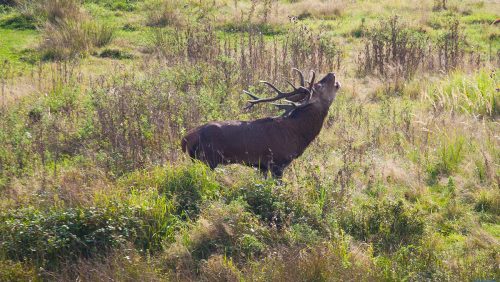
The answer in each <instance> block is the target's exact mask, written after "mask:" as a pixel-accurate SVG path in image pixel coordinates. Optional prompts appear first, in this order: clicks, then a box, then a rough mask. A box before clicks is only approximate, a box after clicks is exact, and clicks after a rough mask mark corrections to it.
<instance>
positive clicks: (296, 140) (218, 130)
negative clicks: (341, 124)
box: [182, 74, 340, 178]
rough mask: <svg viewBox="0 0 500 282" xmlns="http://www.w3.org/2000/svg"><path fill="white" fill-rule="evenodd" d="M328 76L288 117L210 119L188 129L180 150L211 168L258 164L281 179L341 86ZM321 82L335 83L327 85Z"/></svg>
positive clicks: (312, 135)
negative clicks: (226, 165) (236, 119)
mask: <svg viewBox="0 0 500 282" xmlns="http://www.w3.org/2000/svg"><path fill="white" fill-rule="evenodd" d="M330 75H333V74H330ZM327 77H328V75H327V76H326V77H325V78H324V79H323V80H322V81H320V82H319V83H318V84H316V85H315V88H316V87H317V86H318V85H319V86H321V87H319V86H318V87H317V88H318V89H317V90H315V93H314V95H315V96H316V97H315V98H314V102H312V103H311V104H309V105H307V106H305V107H303V108H300V109H297V110H294V111H293V112H292V113H291V114H290V115H289V116H287V117H268V118H262V119H257V120H253V121H222V122H210V123H207V124H205V125H202V126H199V127H197V128H195V129H193V130H191V131H190V132H189V133H188V134H187V135H186V136H185V137H184V138H183V139H182V150H183V151H184V152H187V153H188V154H189V156H190V157H191V158H193V159H199V160H200V161H202V162H204V163H206V164H207V165H208V166H210V168H212V169H213V168H215V167H217V165H219V164H232V163H240V164H244V165H248V166H252V167H257V168H259V169H260V170H261V171H262V172H263V173H267V172H268V171H271V173H272V175H273V176H274V177H278V178H280V177H281V176H282V175H283V170H284V169H285V168H286V167H287V166H288V165H289V164H290V163H291V162H292V161H293V160H294V159H295V158H297V157H299V156H300V155H302V153H303V152H304V150H305V149H306V148H307V146H308V145H309V144H310V143H311V142H312V141H313V140H314V138H316V136H317V135H318V134H319V132H320V131H321V128H322V126H323V122H324V120H325V117H326V115H327V114H328V109H329V106H330V104H331V102H332V101H333V98H334V97H335V93H336V91H337V90H338V88H339V87H340V86H339V85H338V83H335V77H334V76H333V79H331V77H330V79H329V80H328V79H327ZM321 83H323V84H326V83H329V84H335V85H326V86H329V87H326V86H325V85H321ZM327 88H328V89H327ZM327 90H328V91H327ZM332 91H333V93H330V92H332ZM323 92H325V93H323ZM326 92H329V93H326ZM328 94H331V95H328ZM323 96H325V97H323ZM330 96H333V97H330Z"/></svg>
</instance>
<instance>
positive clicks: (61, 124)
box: [0, 0, 500, 281]
mask: <svg viewBox="0 0 500 282" xmlns="http://www.w3.org/2000/svg"><path fill="white" fill-rule="evenodd" d="M47 1H52V0H47ZM80 2H81V1H76V2H75V3H78V5H80V4H79V3H80ZM54 3H55V2H54ZM176 3H177V4H179V5H178V7H171V6H167V7H162V6H161V1H155V0H147V1H135V0H106V1H95V0H86V1H83V2H82V6H81V10H78V9H77V10H72V11H71V12H72V13H68V15H70V14H71V16H72V17H75V18H70V19H66V21H65V22H64V23H58V22H52V23H51V25H47V23H44V22H37V23H36V25H37V27H38V29H32V28H33V26H32V25H31V24H32V23H33V22H31V21H25V20H26V18H24V17H23V16H22V15H24V14H29V13H26V11H25V10H23V9H21V8H18V7H12V8H11V7H9V8H6V6H2V5H0V18H1V20H0V67H1V66H4V65H5V64H7V65H9V66H10V67H11V68H3V69H0V94H1V95H3V96H0V99H2V98H4V97H7V100H6V101H7V102H6V103H4V102H3V100H0V192H1V194H0V210H1V211H0V242H1V243H0V281H27V280H32V281H39V280H43V281H45V280H58V281H70V280H76V279H80V280H82V281H101V280H109V279H113V280H115V281H135V280H141V279H142V280H148V281H149V280H151V281H170V280H181V281H198V280H203V281H236V280H237V281H345V280H355V281H449V280H454V281H475V280H495V279H496V280H498V279H500V277H499V275H498V255H499V252H498V246H497V241H498V240H499V239H500V231H499V226H500V224H499V216H498V212H499V211H498V206H499V199H500V198H499V193H498V175H499V169H498V163H499V156H500V149H499V148H500V146H499V141H498V138H497V137H498V136H497V135H498V134H497V132H499V126H498V117H499V113H500V108H499V103H500V100H499V97H500V96H499V95H498V89H497V88H499V87H500V86H499V79H498V78H499V75H500V74H499V73H498V71H496V69H498V66H497V62H495V61H494V60H490V55H492V56H496V51H497V49H498V48H500V46H499V44H500V41H498V40H496V39H497V38H498V34H499V31H498V27H494V26H491V25H490V24H489V21H491V20H493V19H494V18H495V15H496V10H495V9H497V7H496V6H493V5H491V3H489V2H474V3H472V2H460V1H449V3H448V4H449V7H448V9H447V10H440V11H435V10H434V11H433V5H434V3H433V1H424V2H422V3H419V5H415V4H414V3H411V2H409V1H392V0H386V1H382V3H379V2H376V1H362V2H352V1H351V2H336V1H333V2H332V3H329V2H327V1H320V0H316V1H305V0H303V1H270V2H266V1H256V2H255V1H247V0H243V1H225V0H216V1H215V5H212V4H213V2H212V1H208V2H204V1H198V0H179V1H178V2H176ZM252 3H254V4H255V5H256V6H255V7H253V6H252ZM265 3H268V4H270V5H271V6H270V7H271V8H270V9H271V10H270V11H267V12H269V13H267V14H266V9H267V8H266V7H265ZM235 5H236V6H235ZM69 6H71V5H69ZM77 7H78V6H77ZM57 12H58V10H57V5H56V6H55V7H53V10H52V13H53V14H57ZM162 13H164V14H162ZM292 15H294V16H298V18H299V19H298V20H297V21H296V22H293V21H291V20H290V19H289V18H288V16H292ZM394 15H397V16H399V18H398V21H401V23H404V24H405V25H407V26H409V27H410V29H411V30H412V31H415V30H418V32H419V34H420V35H422V36H426V37H428V41H427V42H426V43H428V44H429V46H430V47H432V48H435V49H436V48H438V47H439V46H442V45H438V43H437V40H438V39H439V38H440V37H441V36H442V35H443V34H445V33H446V32H447V28H448V27H449V21H450V20H451V19H458V20H459V22H460V25H459V30H460V31H461V32H463V33H462V34H463V35H464V38H465V41H466V42H467V43H466V44H465V41H464V44H463V45H460V46H459V48H461V49H460V52H462V51H463V52H469V51H471V50H473V49H474V50H475V52H476V53H475V54H474V55H475V56H476V55H478V54H480V58H481V60H482V61H481V65H480V66H478V65H476V64H468V63H467V64H463V65H462V64H459V65H457V69H453V70H452V69H445V68H439V67H434V68H431V67H428V68H427V67H423V66H422V67H420V68H418V69H417V70H416V71H415V73H414V74H413V75H412V76H408V77H404V76H402V75H401V73H398V72H397V70H398V66H395V65H394V64H387V65H386V66H384V67H385V69H386V70H387V73H385V74H384V75H380V74H367V75H364V74H362V73H360V72H359V69H360V68H362V67H363V60H361V59H360V58H361V57H362V56H364V55H366V54H364V53H363V52H365V51H364V43H366V42H367V40H368V39H369V38H368V36H369V32H370V31H374V30H376V29H377V28H378V29H381V30H379V31H380V32H379V33H380V35H381V36H380V37H377V38H375V39H377V40H382V41H383V44H384V45H385V46H386V47H387V48H386V50H387V52H388V53H387V54H386V55H387V56H390V55H391V54H392V53H391V52H392V50H391V42H390V40H388V39H387V38H389V37H387V38H386V36H388V35H390V34H391V33H392V31H391V30H389V29H388V28H387V27H383V26H382V25H381V24H382V23H383V22H384V21H387V20H390V19H391V18H392V19H393V16H394ZM79 16H82V18H78V17H79ZM156 16H158V17H159V18H160V19H161V17H162V16H164V19H166V20H164V21H162V22H161V25H160V26H155V27H151V26H149V25H150V24H151V18H152V17H156ZM265 17H267V18H265ZM37 18H40V19H41V20H40V21H44V20H43V19H44V18H46V16H43V15H41V16H39V17H37ZM68 22H71V23H73V24H74V25H72V26H69V25H68V24H67V23H68ZM76 23H81V25H79V24H76ZM163 25H164V26H163ZM249 31H255V32H256V33H255V34H253V35H252V36H249V34H248V32H249ZM261 34H262V36H261ZM77 35H78V36H77ZM42 38H43V39H42ZM408 38H409V39H414V38H413V37H408ZM47 39H50V40H53V41H52V42H51V43H53V44H54V45H49V44H47ZM399 39H400V40H403V41H404V40H405V38H403V37H401V38H399ZM80 40H81V41H80ZM318 42H320V43H318ZM373 42H375V41H373ZM59 43H61V44H59ZM375 43H377V42H375ZM282 44H288V49H281V46H282ZM377 44H378V43H377ZM52 46H55V47H57V48H62V49H63V51H67V52H68V53H71V54H73V55H74V56H60V57H57V56H53V58H52V59H54V60H46V61H40V59H41V57H42V55H43V54H47V52H48V53H49V54H50V50H52V49H51V47H52ZM262 46H263V47H264V48H266V50H265V52H262V53H263V54H262V55H260V53H261V52H259V51H261V50H260V49H259V48H260V47H262ZM399 46H400V47H401V50H399V51H401V52H400V53H398V54H399V55H400V56H401V55H402V54H406V55H407V54H410V53H406V52H407V51H409V50H410V49H411V48H413V47H415V46H413V45H411V44H406V43H404V42H403V43H401V44H400V45H399ZM429 46H427V45H426V46H425V47H426V48H427V47H429ZM450 46H451V45H450ZM432 48H431V49H432ZM490 48H491V52H490ZM283 50H285V51H283ZM242 51H244V53H242ZM312 51H314V52H312ZM424 51H426V52H427V49H426V50H424ZM431 54H432V55H433V56H436V57H437V56H438V55H439V53H438V51H437V49H436V50H433V51H431ZM451 54H452V53H451V52H449V53H448V55H449V56H451ZM53 55H57V54H55V53H54V54H53ZM332 58H334V59H333V61H331V62H330V63H331V64H330V65H326V63H325V62H326V61H327V60H328V59H332ZM46 59H48V56H46ZM337 59H338V61H337ZM459 60H465V61H468V60H469V57H468V55H467V56H465V57H464V58H462V57H460V58H459ZM4 61H7V63H4ZM386 61H387V60H386ZM389 61H391V60H389ZM280 62H290V63H282V64H281V63H280ZM320 62H322V63H323V65H322V66H321V67H320V66H319V64H320ZM393 62H394V61H393ZM402 62H406V60H402ZM338 63H339V64H340V65H339V66H337V64H338ZM426 63H428V62H427V61H426ZM433 63H436V64H438V61H437V58H435V60H434V61H433ZM276 64H277V65H276ZM35 66H36V67H35ZM276 66H277V68H276V69H275V67H276ZM291 67H299V68H301V69H303V70H304V71H307V70H309V69H316V71H317V75H318V76H321V75H322V74H324V73H326V72H329V71H334V72H336V74H337V77H338V79H339V80H340V81H341V83H342V86H343V87H342V90H341V91H340V92H339V95H338V97H337V98H336V100H335V101H334V103H333V104H332V106H331V109H330V112H329V115H328V117H327V118H326V120H325V123H324V126H323V130H322V132H321V134H320V136H319V137H318V139H316V140H315V141H314V142H313V143H312V144H311V145H310V146H309V147H308V149H307V150H306V151H305V152H304V154H303V155H302V156H300V157H299V158H297V159H296V160H294V161H293V162H292V165H291V166H290V167H288V168H287V169H286V171H285V176H284V179H283V181H281V182H279V181H275V180H273V179H269V178H268V179H264V178H263V177H262V175H260V174H259V173H258V171H256V170H255V169H252V168H248V167H244V166H241V165H228V166H220V167H218V168H217V169H216V170H215V171H211V170H210V169H208V167H207V166H205V165H204V164H202V163H199V162H192V161H191V160H189V159H188V158H187V157H186V156H185V154H184V153H183V152H181V150H180V140H181V138H182V136H183V135H184V134H185V133H186V132H187V131H188V130H190V129H191V128H194V127H196V126H198V125H200V124H203V123H205V122H208V121H213V120H239V119H243V120H247V119H255V118H260V117H263V116H270V115H276V114H277V112H275V111H272V110H270V108H265V107H263V109H258V110H257V109H256V110H253V111H243V110H242V108H243V107H244V106H245V103H246V101H245V99H246V98H247V97H244V95H243V94H242V90H243V89H250V90H251V91H255V92H256V93H258V94H263V95H270V94H269V93H267V92H265V91H266V90H265V89H264V87H262V86H260V85H258V83H257V82H258V80H260V79H263V80H270V81H273V83H277V85H279V86H280V88H284V87H289V86H287V85H286V84H285V83H284V81H285V80H286V79H290V78H291V77H289V73H287V71H289V69H290V68H291ZM401 67H405V66H401ZM2 75H3V77H6V78H7V79H6V80H3V77H2ZM398 75H399V76H398ZM292 82H293V81H292ZM296 82H297V81H295V83H296ZM287 89H288V88H287ZM264 93H265V94H264ZM10 95H12V97H13V98H16V99H10V98H11V97H10ZM282 141H283V142H286V140H285V139H284V140H282Z"/></svg>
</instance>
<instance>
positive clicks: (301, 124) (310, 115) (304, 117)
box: [290, 105, 328, 146]
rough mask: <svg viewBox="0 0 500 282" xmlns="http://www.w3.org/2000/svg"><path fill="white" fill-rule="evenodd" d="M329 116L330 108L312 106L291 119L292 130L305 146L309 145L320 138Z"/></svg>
mask: <svg viewBox="0 0 500 282" xmlns="http://www.w3.org/2000/svg"><path fill="white" fill-rule="evenodd" d="M327 114H328V107H319V106H316V105H311V106H309V107H306V108H304V109H302V110H301V111H300V112H298V113H295V114H293V115H292V116H291V117H290V121H291V122H292V123H293V126H292V128H293V129H294V131H295V134H296V135H297V137H298V138H299V140H300V141H301V143H303V144H304V146H307V145H309V143H311V142H312V141H313V140H314V139H315V138H316V136H318V134H319V133H320V131H321V128H322V127H323V122H324V121H325V118H326V116H327Z"/></svg>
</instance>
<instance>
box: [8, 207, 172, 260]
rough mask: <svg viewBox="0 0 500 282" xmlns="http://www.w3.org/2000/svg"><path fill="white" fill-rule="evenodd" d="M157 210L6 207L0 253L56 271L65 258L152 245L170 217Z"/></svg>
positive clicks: (135, 208) (160, 234)
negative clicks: (131, 246)
mask: <svg viewBox="0 0 500 282" xmlns="http://www.w3.org/2000/svg"><path fill="white" fill-rule="evenodd" d="M154 210H155V209H154V208H152V207H136V206H129V205H127V204H125V203H122V204H118V203H112V204H110V205H108V206H106V207H89V208H65V209H57V208H51V209H49V210H47V211H39V210H35V209H32V208H25V209H18V210H11V211H6V212H3V213H2V214H1V215H0V219H1V223H0V242H1V245H0V252H1V253H4V254H5V255H6V257H7V258H9V259H12V260H19V261H31V262H33V263H35V264H36V265H40V266H43V267H46V268H48V269H53V268H57V267H59V266H60V263H61V262H64V261H65V260H75V259H77V258H89V257H93V256H95V255H97V254H103V253H105V252H107V251H109V250H111V249H113V248H116V247H118V246H122V245H124V244H126V243H127V242H134V243H136V244H137V245H138V247H140V248H147V247H149V248H153V247H155V246H157V245H158V243H156V242H155V240H159V241H160V242H161V240H162V239H163V236H162V235H164V233H165V232H166V230H165V226H164V225H163V226H162V225H161V224H162V223H164V222H165V220H169V219H168V217H167V218H166V219H165V218H164V219H163V221H159V218H158V216H155V213H154ZM151 211H153V212H151ZM164 212H168V209H166V210H165V209H164ZM167 215H168V214H167ZM170 222H171V223H173V221H172V220H170ZM171 225H173V224H171ZM167 227H168V226H167ZM170 227H172V226H170Z"/></svg>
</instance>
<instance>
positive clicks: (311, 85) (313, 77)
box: [309, 70, 316, 92]
mask: <svg viewBox="0 0 500 282" xmlns="http://www.w3.org/2000/svg"><path fill="white" fill-rule="evenodd" d="M311 72H312V76H311V81H309V92H311V91H312V89H313V86H314V79H316V73H315V72H314V71H313V70H311Z"/></svg>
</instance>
